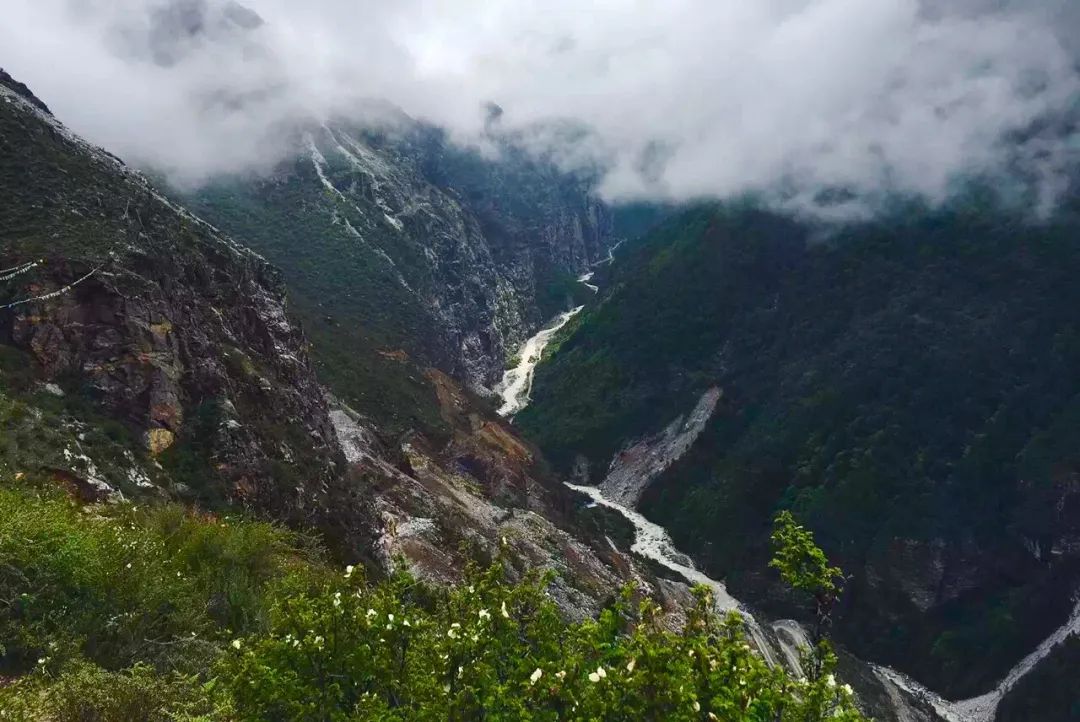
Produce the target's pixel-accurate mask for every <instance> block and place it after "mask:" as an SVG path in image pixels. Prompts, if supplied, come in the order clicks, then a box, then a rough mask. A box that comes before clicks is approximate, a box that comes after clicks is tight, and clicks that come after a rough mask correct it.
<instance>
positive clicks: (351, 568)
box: [345, 564, 355, 579]
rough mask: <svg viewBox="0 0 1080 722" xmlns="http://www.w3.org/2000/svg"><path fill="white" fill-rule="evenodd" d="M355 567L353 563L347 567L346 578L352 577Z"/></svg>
mask: <svg viewBox="0 0 1080 722" xmlns="http://www.w3.org/2000/svg"><path fill="white" fill-rule="evenodd" d="M353 569H355V567H353V565H352V564H350V565H349V566H347V567H345V578H346V579H348V578H349V577H351V576H352V573H353Z"/></svg>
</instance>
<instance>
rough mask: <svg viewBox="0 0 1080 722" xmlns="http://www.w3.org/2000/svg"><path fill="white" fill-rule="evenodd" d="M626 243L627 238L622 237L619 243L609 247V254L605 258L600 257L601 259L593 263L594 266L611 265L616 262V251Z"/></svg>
mask: <svg viewBox="0 0 1080 722" xmlns="http://www.w3.org/2000/svg"><path fill="white" fill-rule="evenodd" d="M624 243H626V239H625V238H624V239H622V240H621V241H619V242H618V243H616V244H615V245H614V246H612V247H611V248H609V249H607V256H606V257H605V258H602V259H600V260H599V261H597V262H596V263H594V264H593V265H594V266H603V265H611V264H612V263H614V262H615V251H616V250H617V249H618V248H619V246H621V245H622V244H624Z"/></svg>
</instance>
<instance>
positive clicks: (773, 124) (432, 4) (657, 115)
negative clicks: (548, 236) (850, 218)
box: [0, 0, 1080, 207]
mask: <svg viewBox="0 0 1080 722" xmlns="http://www.w3.org/2000/svg"><path fill="white" fill-rule="evenodd" d="M245 7H246V8H250V10H246V9H244V8H241V7H240V6H237V5H235V4H232V3H228V2H224V0H182V1H179V2H178V1H177V0H173V2H165V1H164V0H6V2H5V10H4V23H3V25H2V26H0V66H2V67H5V68H6V69H7V70H8V71H9V72H10V73H11V74H12V75H14V76H15V77H16V78H17V79H19V80H22V81H23V82H25V83H27V84H28V85H29V86H30V87H31V88H32V89H33V90H34V91H35V92H36V93H37V94H38V95H39V96H40V97H41V98H42V99H43V100H44V101H45V102H46V103H48V104H49V105H50V107H51V108H52V109H53V111H54V112H55V113H56V114H57V115H58V116H59V117H60V119H61V120H63V121H64V122H65V123H67V124H68V125H69V126H70V127H72V128H73V129H74V130H76V131H78V132H80V133H82V134H84V135H85V136H86V137H88V138H89V139H91V140H92V141H94V142H96V143H98V144H100V145H103V146H105V147H107V148H108V149H109V150H111V151H113V152H115V153H117V154H119V155H121V156H122V157H124V158H125V159H127V160H128V161H129V162H133V163H136V164H138V165H142V166H146V167H151V168H154V169H156V170H158V171H160V172H164V173H168V174H169V175H170V176H171V177H172V179H173V180H174V181H176V182H180V183H198V182H201V181H202V180H205V179H206V178H208V177H212V176H214V175H217V174H221V173H228V172H247V171H253V172H261V171H264V170H266V169H268V168H270V167H271V166H272V165H273V164H274V163H275V162H277V161H278V160H280V159H281V158H282V157H283V155H284V154H287V153H288V152H290V150H289V147H288V145H287V144H286V143H285V142H284V139H285V138H287V137H288V131H289V130H290V129H291V128H293V127H295V126H296V125H297V124H300V123H307V122H322V121H324V120H326V119H328V118H332V117H338V116H344V117H353V118H362V117H363V110H362V109H363V108H366V107H367V104H368V103H369V102H370V101H372V100H381V101H388V102H389V103H392V104H394V105H395V106H397V107H399V108H401V109H402V110H403V111H404V112H406V113H408V114H409V115H411V116H413V117H415V118H418V119H422V120H424V121H427V122H431V123H435V124H437V125H440V126H443V127H445V128H447V129H448V130H449V131H451V133H452V134H453V136H454V137H455V138H457V139H458V140H460V141H461V142H463V143H469V142H477V141H478V139H479V138H480V137H481V135H482V134H483V132H484V127H485V119H486V117H487V115H486V113H487V111H486V110H485V107H486V104H487V103H490V102H495V103H498V105H499V106H500V107H501V108H502V109H503V111H504V112H503V114H502V115H501V117H500V119H499V124H500V126H501V128H502V130H503V131H504V132H507V133H514V134H517V135H519V137H520V138H521V139H522V140H523V141H524V142H526V143H528V144H529V145H530V146H531V147H533V148H534V149H535V150H537V152H545V153H550V154H552V155H553V157H555V158H557V159H558V160H559V162H560V163H562V164H564V165H565V166H566V167H568V168H577V167H582V168H593V169H596V168H599V169H600V170H601V171H602V173H601V175H600V177H601V180H600V181H599V191H600V192H601V193H602V194H603V195H604V196H605V197H606V198H608V199H611V200H640V199H650V200H664V201H685V200H690V199H697V198H725V197H730V196H734V195H739V194H744V193H762V194H768V195H770V196H771V197H774V198H782V199H784V202H787V203H790V204H793V205H796V206H802V207H809V206H813V205H814V204H815V203H816V202H817V199H818V198H819V195H820V193H821V191H822V190H825V189H830V190H834V191H835V190H837V189H839V190H842V191H844V193H843V194H842V195H843V196H844V197H853V198H857V199H859V200H858V201H857V204H858V205H860V206H865V203H866V199H874V198H879V197H881V196H882V195H885V194H891V193H905V194H917V195H920V196H923V197H925V198H927V199H928V200H931V201H940V200H942V199H944V198H946V197H948V196H949V194H950V193H951V192H952V190H953V189H954V188H955V187H956V185H957V182H958V179H960V178H962V177H965V176H967V175H969V174H972V173H978V174H988V175H995V174H1002V173H1004V172H1005V171H1006V170H1009V171H1011V172H1014V173H1015V172H1016V171H1022V173H1023V174H1024V177H1027V178H1029V179H1033V180H1036V181H1037V186H1038V187H1039V189H1040V192H1041V193H1042V196H1041V202H1043V203H1050V202H1052V200H1053V196H1054V194H1055V193H1056V192H1058V191H1060V189H1061V187H1062V177H1061V176H1062V170H1063V168H1064V167H1065V166H1066V165H1067V163H1068V162H1069V161H1070V160H1071V157H1072V156H1071V154H1072V153H1075V151H1071V150H1070V147H1072V146H1070V142H1069V141H1070V139H1069V137H1068V133H1066V132H1064V131H1063V128H1065V127H1067V122H1066V121H1068V120H1069V118H1070V114H1071V113H1074V112H1075V107H1076V99H1077V98H1078V97H1080V76H1078V72H1077V62H1076V56H1077V51H1078V50H1080V48H1078V47H1077V46H1076V40H1075V38H1077V37H1080V33H1078V32H1076V31H1077V30H1080V12H1078V11H1077V10H1076V9H1074V8H1073V7H1072V6H1071V5H1070V3H1069V2H1067V0H1044V1H1042V2H1038V1H1036V2H1030V1H1029V2H1019V0H1017V1H1016V2H1008V1H1005V0H963V1H961V2H928V1H925V0H754V1H753V2H747V1H746V0H664V1H663V2H660V1H656V2H646V1H645V0H596V1H595V2H581V0H543V1H540V0H394V2H388V1H386V0H381V1H376V0H350V1H345V0H308V1H307V2H303V3H300V2H295V1H294V0H249V1H248V2H246V3H245ZM256 14H257V15H256ZM567 128H571V129H574V132H573V133H566V132H565V130H566V129H567Z"/></svg>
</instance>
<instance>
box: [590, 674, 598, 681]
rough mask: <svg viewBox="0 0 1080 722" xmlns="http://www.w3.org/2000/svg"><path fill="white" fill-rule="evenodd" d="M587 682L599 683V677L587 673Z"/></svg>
mask: <svg viewBox="0 0 1080 722" xmlns="http://www.w3.org/2000/svg"><path fill="white" fill-rule="evenodd" d="M589 681H590V682H599V681H600V675H598V674H597V673H596V672H589Z"/></svg>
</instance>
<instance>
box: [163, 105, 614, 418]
mask: <svg viewBox="0 0 1080 722" xmlns="http://www.w3.org/2000/svg"><path fill="white" fill-rule="evenodd" d="M383 123H384V124H383V125H382V126H381V127H380V126H378V125H376V126H375V129H371V128H368V129H365V128H361V127H358V126H357V125H355V124H350V123H347V122H340V121H339V122H335V123H328V124H324V125H321V126H313V127H311V128H310V129H308V130H307V131H305V132H302V133H300V134H299V135H298V137H297V138H296V139H295V146H296V149H295V155H294V157H293V158H292V159H290V160H288V161H285V162H283V163H281V164H280V165H279V166H278V167H277V169H276V170H275V171H274V173H273V174H271V175H270V176H269V177H265V178H234V179H222V180H220V181H218V182H215V183H213V184H211V185H209V186H207V187H204V188H202V189H200V190H198V191H196V192H194V193H190V194H187V195H185V196H184V199H185V202H187V203H189V204H190V205H192V206H193V207H194V208H195V209H197V210H198V211H199V213H200V214H202V215H203V216H205V217H207V218H209V219H210V220H211V221H213V222H214V223H216V224H219V225H220V226H221V227H222V228H225V229H226V230H228V231H229V232H230V233H232V234H233V235H235V236H237V237H242V238H244V239H245V242H247V243H250V244H251V245H252V246H253V247H254V248H256V249H257V250H259V251H260V252H263V253H266V254H267V256H268V257H269V258H270V259H271V260H272V261H273V262H274V263H275V264H277V265H278V266H279V267H281V268H282V270H283V272H284V273H285V276H286V278H287V280H288V282H289V284H290V286H291V288H293V289H294V294H295V297H296V300H297V306H298V310H299V311H300V312H301V314H302V315H303V317H304V319H305V322H306V325H307V326H308V327H309V328H310V329H311V331H312V334H313V338H314V340H315V347H316V353H317V355H318V356H319V358H320V361H321V365H322V366H323V368H324V369H325V370H326V373H327V380H328V381H329V382H330V383H331V385H332V386H334V387H335V390H337V391H338V392H339V393H341V394H343V395H344V396H346V397H349V398H351V399H352V400H354V401H360V400H361V398H363V397H365V396H367V397H369V398H370V396H371V394H373V393H374V392H375V391H374V390H373V389H371V388H364V387H360V386H358V385H357V384H355V383H354V384H350V383H349V381H348V380H346V379H342V378H339V376H340V373H339V372H340V367H341V364H339V363H338V362H337V361H335V360H334V359H333V357H332V355H333V353H334V350H335V349H340V350H345V351H347V352H348V353H350V354H357V355H361V356H365V357H369V358H371V357H372V356H373V350H374V349H378V350H384V351H396V350H405V351H406V352H408V353H409V354H412V355H415V356H417V357H418V358H419V359H420V360H421V361H422V362H423V363H428V364H432V365H435V366H438V367H439V368H443V369H445V370H447V371H448V372H449V373H451V374H452V375H453V376H455V377H456V378H459V379H461V380H462V381H464V382H465V383H467V384H468V385H470V386H471V387H473V388H477V389H479V388H482V387H491V386H492V385H494V383H495V382H496V381H497V380H498V379H499V378H500V376H501V374H502V370H503V367H504V363H505V361H506V359H507V358H508V357H509V356H510V355H512V354H513V353H514V351H516V349H517V348H518V346H519V345H520V344H521V342H522V341H524V339H525V337H526V336H527V335H528V334H529V333H531V332H532V331H533V330H535V329H536V328H538V327H539V326H540V325H541V324H542V323H543V322H544V321H546V320H547V319H548V318H550V317H551V316H553V315H554V314H555V313H556V312H557V311H559V310H561V309H562V308H563V307H564V306H565V304H566V303H567V297H568V295H573V294H580V293H581V292H582V291H583V290H584V289H582V288H581V287H579V286H577V285H576V284H575V283H574V278H575V277H576V275H577V274H578V273H580V272H581V270H582V269H584V268H585V267H587V266H588V264H589V263H590V262H591V261H594V260H596V259H597V258H599V257H600V256H601V255H602V254H603V253H604V252H606V248H607V246H608V245H609V244H610V242H609V240H608V239H609V237H610V221H609V219H608V217H607V214H606V212H605V210H604V209H603V207H602V206H601V205H600V204H599V203H598V202H597V201H595V200H593V199H592V198H590V197H589V195H588V193H587V190H586V187H585V185H584V183H583V182H582V181H580V180H577V179H575V178H572V177H569V176H564V175H561V174H559V173H558V172H557V171H556V170H555V169H554V167H552V166H549V165H547V164H545V163H543V162H539V161H534V160H531V159H529V158H528V157H527V156H525V154H523V153H521V152H520V151H515V150H514V149H513V147H512V145H510V144H504V145H503V147H502V148H501V150H500V151H499V156H498V157H496V158H493V159H486V158H484V157H482V156H481V155H480V154H479V153H478V152H477V151H472V150H467V149H461V148H458V147H457V146H455V145H453V144H452V143H450V142H449V141H448V140H447V139H446V138H445V137H444V135H443V133H442V132H441V131H438V130H436V129H433V128H430V127H427V126H424V125H421V124H419V123H416V122H415V121H413V120H411V119H408V118H405V117H403V116H400V114H393V116H392V117H391V118H390V119H389V120H386V121H383ZM371 363H372V365H373V366H374V365H376V364H377V361H375V360H372V362H371Z"/></svg>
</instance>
